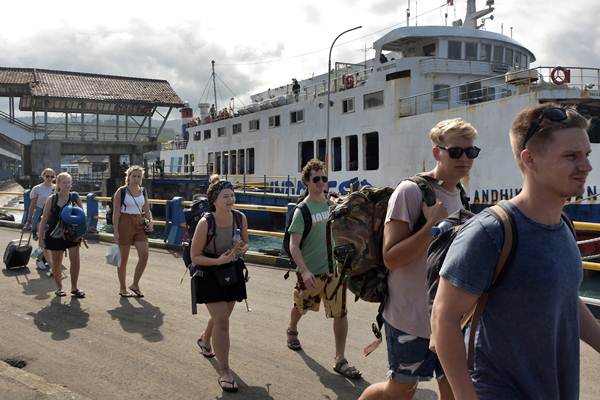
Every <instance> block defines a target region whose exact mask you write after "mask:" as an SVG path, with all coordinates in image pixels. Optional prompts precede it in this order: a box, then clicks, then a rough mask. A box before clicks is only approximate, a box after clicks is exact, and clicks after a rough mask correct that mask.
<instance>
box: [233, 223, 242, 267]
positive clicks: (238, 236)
mask: <svg viewBox="0 0 600 400" xmlns="http://www.w3.org/2000/svg"><path fill="white" fill-rule="evenodd" d="M241 240H242V232H241V231H240V228H236V230H235V232H234V233H233V246H234V247H235V246H237V244H238V243H239V242H240V241H241ZM236 253H237V252H236ZM237 259H238V254H236V256H235V260H237Z"/></svg>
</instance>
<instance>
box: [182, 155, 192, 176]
mask: <svg viewBox="0 0 600 400" xmlns="http://www.w3.org/2000/svg"><path fill="white" fill-rule="evenodd" d="M189 157H190V156H189V155H188V154H184V155H183V172H184V173H186V174H187V173H188V172H190V171H189V168H188V166H189V162H190V160H189Z"/></svg>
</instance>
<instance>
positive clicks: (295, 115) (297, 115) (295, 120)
mask: <svg viewBox="0 0 600 400" xmlns="http://www.w3.org/2000/svg"><path fill="white" fill-rule="evenodd" d="M303 121H304V110H298V111H292V112H290V124H299V123H300V122H303ZM278 126H279V125H278Z"/></svg>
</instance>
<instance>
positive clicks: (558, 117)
mask: <svg viewBox="0 0 600 400" xmlns="http://www.w3.org/2000/svg"><path fill="white" fill-rule="evenodd" d="M567 111H575V110H573V109H572V108H563V107H549V108H546V109H544V111H542V113H541V114H540V116H539V118H538V119H537V120H535V122H534V123H533V124H531V126H530V127H529V129H528V130H527V135H526V136H525V140H524V141H523V150H525V146H526V145H527V142H528V141H529V140H530V139H531V138H532V137H533V135H535V133H536V132H537V131H538V130H539V129H540V126H541V125H542V122H543V121H544V118H547V119H549V120H550V121H552V122H562V121H564V120H566V119H567V118H569V116H568V115H567Z"/></svg>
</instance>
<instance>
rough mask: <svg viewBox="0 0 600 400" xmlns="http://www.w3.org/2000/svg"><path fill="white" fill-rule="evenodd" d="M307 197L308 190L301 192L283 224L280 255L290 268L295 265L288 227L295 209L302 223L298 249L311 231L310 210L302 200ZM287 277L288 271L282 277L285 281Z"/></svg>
mask: <svg viewBox="0 0 600 400" xmlns="http://www.w3.org/2000/svg"><path fill="white" fill-rule="evenodd" d="M307 197H308V190H305V191H304V192H302V194H301V195H300V197H298V200H297V201H296V206H295V207H294V208H293V209H292V212H291V213H290V217H289V218H288V220H287V221H286V224H285V232H284V235H283V244H282V253H283V255H284V256H286V257H288V258H289V260H290V265H291V266H295V265H296V263H295V262H294V259H293V258H292V253H291V251H290V226H291V225H292V220H293V219H294V213H295V212H296V209H299V210H300V212H301V213H302V220H303V222H304V231H303V232H302V239H301V240H300V248H301V249H302V244H303V243H304V239H306V237H307V236H308V234H309V233H310V230H311V229H312V217H311V215H310V210H309V209H308V206H307V205H306V203H304V199H306V198H307ZM289 275H290V271H289V270H288V271H287V272H286V274H285V275H284V277H285V279H287V278H288V277H289Z"/></svg>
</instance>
